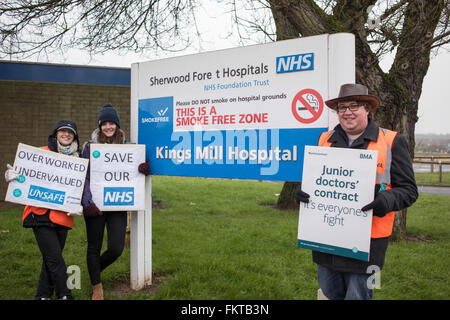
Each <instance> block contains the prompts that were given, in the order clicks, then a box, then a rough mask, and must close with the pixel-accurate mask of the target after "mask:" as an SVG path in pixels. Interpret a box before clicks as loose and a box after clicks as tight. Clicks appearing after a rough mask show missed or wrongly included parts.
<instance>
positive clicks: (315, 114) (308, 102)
mask: <svg viewBox="0 0 450 320" xmlns="http://www.w3.org/2000/svg"><path fill="white" fill-rule="evenodd" d="M322 111H323V99H322V96H321V95H320V94H319V93H318V92H317V91H316V90H314V89H304V90H301V91H300V92H299V93H297V94H296V95H295V97H294V99H293V100H292V113H293V114H294V117H295V119H297V120H298V121H299V122H301V123H312V122H314V121H316V120H317V119H319V117H320V116H321V114H322Z"/></svg>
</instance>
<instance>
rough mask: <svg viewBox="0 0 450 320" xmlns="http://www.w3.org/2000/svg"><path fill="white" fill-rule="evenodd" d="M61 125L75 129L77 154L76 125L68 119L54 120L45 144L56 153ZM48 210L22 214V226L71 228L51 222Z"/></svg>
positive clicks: (75, 138) (76, 138)
mask: <svg viewBox="0 0 450 320" xmlns="http://www.w3.org/2000/svg"><path fill="white" fill-rule="evenodd" d="M61 127H71V128H73V129H74V130H75V132H76V134H75V137H74V141H75V142H76V143H77V146H78V149H77V152H78V154H81V151H80V142H79V139H78V131H77V125H76V124H75V122H73V121H70V120H59V121H58V122H56V124H55V126H54V127H53V129H52V132H51V133H50V135H49V136H48V146H47V147H48V149H49V150H50V151H53V152H56V153H58V146H57V139H56V132H57V131H58V129H59V128H61ZM44 148H45V147H44ZM30 207H31V206H30ZM32 208H34V207H32ZM32 210H33V209H32ZM50 211H51V210H50V209H48V210H47V211H46V213H45V214H36V213H35V212H33V211H32V212H31V213H30V214H27V215H26V216H24V219H23V227H24V228H34V227H41V226H46V227H56V226H59V227H62V228H68V229H71V228H69V227H67V226H64V225H59V224H55V223H54V222H52V221H51V219H50ZM71 220H73V217H72V218H71Z"/></svg>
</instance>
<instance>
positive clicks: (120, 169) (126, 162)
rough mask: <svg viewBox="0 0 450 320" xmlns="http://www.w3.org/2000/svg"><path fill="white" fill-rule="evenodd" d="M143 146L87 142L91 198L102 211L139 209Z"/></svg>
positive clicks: (142, 203) (142, 186)
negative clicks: (89, 149)
mask: <svg viewBox="0 0 450 320" xmlns="http://www.w3.org/2000/svg"><path fill="white" fill-rule="evenodd" d="M143 162H145V145H136V144H91V155H90V167H91V171H90V187H91V193H92V200H93V201H94V203H95V204H96V205H97V207H98V208H99V209H100V210H102V211H127V210H143V209H144V208H145V195H144V191H145V176H144V175H143V174H142V173H140V172H139V171H138V166H139V164H141V163H143Z"/></svg>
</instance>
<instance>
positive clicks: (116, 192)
mask: <svg viewBox="0 0 450 320" xmlns="http://www.w3.org/2000/svg"><path fill="white" fill-rule="evenodd" d="M103 205H105V206H132V205H134V188H130V187H123V188H119V187H115V188H111V187H105V188H104V189H103Z"/></svg>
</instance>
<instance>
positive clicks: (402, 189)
mask: <svg viewBox="0 0 450 320" xmlns="http://www.w3.org/2000/svg"><path fill="white" fill-rule="evenodd" d="M334 130H335V132H334V133H333V135H332V136H331V137H330V138H329V139H328V142H331V147H335V148H349V147H348V138H347V135H346V134H345V132H344V130H343V129H342V128H341V126H340V125H337V126H336V127H335V128H334ZM378 133H379V127H378V125H377V124H376V123H375V122H374V121H372V120H370V119H369V123H368V125H367V128H366V130H365V131H364V133H363V134H362V135H361V136H360V137H358V138H357V139H356V140H355V141H354V142H353V143H352V146H351V147H350V148H352V149H367V147H368V145H369V143H370V141H377V139H378ZM391 185H392V189H391V190H387V191H384V192H385V193H384V194H385V195H386V196H387V199H388V204H389V205H390V211H398V210H402V209H404V208H407V207H409V206H410V205H412V204H413V203H414V202H415V201H416V199H417V197H418V195H419V194H418V192H417V185H416V181H415V178H414V171H413V167H412V161H411V156H410V154H409V150H408V144H407V142H406V138H405V137H404V136H403V135H402V134H398V135H397V136H396V137H395V139H394V142H393V144H392V164H391ZM388 241H389V237H386V238H377V239H371V242H370V260H369V261H368V262H365V261H361V260H356V259H352V258H347V257H343V256H337V255H333V254H328V253H322V252H318V251H313V252H312V256H313V261H314V262H315V263H318V264H321V265H323V266H325V267H328V268H330V269H333V270H335V271H340V272H352V273H367V268H368V267H369V266H371V265H377V266H378V267H379V268H380V270H381V269H382V268H383V265H384V258H385V255H386V249H387V247H388Z"/></svg>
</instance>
